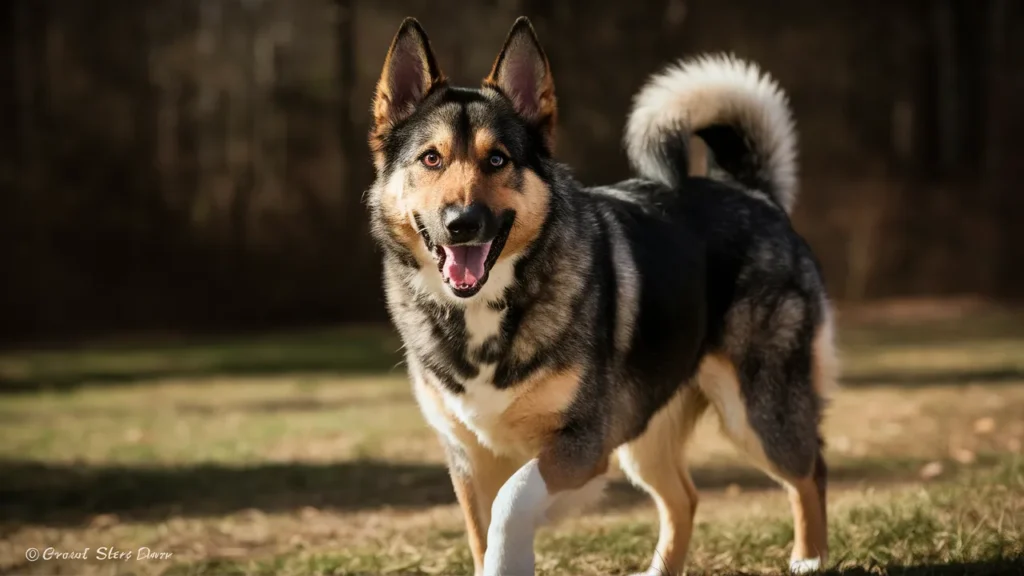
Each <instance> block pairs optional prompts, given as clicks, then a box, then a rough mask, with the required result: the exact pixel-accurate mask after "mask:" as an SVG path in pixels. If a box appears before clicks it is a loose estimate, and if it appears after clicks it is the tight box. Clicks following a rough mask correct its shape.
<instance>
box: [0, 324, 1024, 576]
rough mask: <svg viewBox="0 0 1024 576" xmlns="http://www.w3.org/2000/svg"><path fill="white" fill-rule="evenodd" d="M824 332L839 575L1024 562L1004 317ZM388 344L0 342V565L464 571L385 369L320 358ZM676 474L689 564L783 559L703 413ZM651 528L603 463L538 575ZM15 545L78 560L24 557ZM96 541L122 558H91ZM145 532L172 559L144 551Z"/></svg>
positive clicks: (768, 563)
mask: <svg viewBox="0 0 1024 576" xmlns="http://www.w3.org/2000/svg"><path fill="white" fill-rule="evenodd" d="M842 341H843V344H844V346H843V350H844V352H845V353H844V357H845V361H846V366H847V370H846V380H847V386H846V387H845V388H844V390H843V391H842V393H841V394H840V395H839V397H838V398H837V399H836V401H835V403H834V404H833V406H832V409H831V411H830V416H829V420H828V423H827V437H828V439H829V442H830V448H829V452H830V453H829V460H830V462H831V463H832V466H831V469H832V472H833V474H832V478H833V483H832V486H833V488H832V491H831V493H830V507H831V509H830V520H831V527H832V538H831V546H832V550H833V555H834V558H833V560H834V564H835V568H836V570H838V571H841V572H842V573H848V574H862V573H891V574H975V573H978V574H1013V573H1024V570H1022V564H1021V563H1020V560H1021V558H1022V557H1024V548H1022V542H1024V456H1022V455H1021V444H1022V442H1024V386H1021V384H1022V383H1024V322H1021V317H1020V316H1019V315H1012V316H1011V315H1009V314H1008V313H1005V312H1001V311H997V312H995V313H988V314H978V313H973V312H972V314H971V315H970V316H969V317H967V318H965V317H956V316H954V317H952V318H948V317H947V318H943V319H939V320H928V321H924V320H921V319H912V320H903V321H900V322H895V323H894V322H892V321H884V322H882V321H872V322H871V323H868V324H855V323H853V322H849V323H848V328H847V329H846V331H845V332H844V333H843V335H842ZM332 342H334V344H332ZM382 342H383V343H382ZM393 345H394V342H393V340H390V339H389V338H388V337H385V338H384V339H382V338H381V337H380V334H379V333H376V334H374V335H373V336H372V337H367V336H357V337H354V336H353V334H352V333H351V332H348V333H333V334H328V335H324V334H320V335H317V336H315V337H314V336H304V337H288V338H284V339H282V340H281V341H280V342H278V341H276V340H274V339H269V338H264V339H260V340H258V341H255V342H238V343H232V344H230V345H225V344H216V345H209V346H192V347H175V346H163V347H151V348H148V349H145V350H140V349H130V350H125V349H120V348H109V347H108V348H105V349H102V350H99V351H97V350H88V351H80V352H60V353H56V352H47V353H21V354H9V355H6V356H0V382H4V381H6V382H7V383H10V386H8V388H6V389H0V394H2V399H0V437H2V438H3V441H2V442H0V535H2V538H0V573H9V574H113V573H138V574H158V573H166V574H176V575H186V574H195V575H199V574H267V575H270V574H283V575H296V576H297V575H299V574H339V575H340V574H378V573H389V574H465V573H469V572H471V569H470V568H471V561H470V558H469V552H468V548H467V547H466V545H465V543H464V535H463V531H462V524H461V519H460V516H459V511H458V508H457V506H456V505H455V503H454V496H453V494H452V491H451V488H450V485H449V481H448V478H447V473H446V472H445V470H444V467H443V465H442V457H441V452H440V449H439V447H438V445H437V443H436V441H435V440H434V438H433V436H432V435H431V434H430V432H429V431H428V430H427V428H426V426H425V425H424V423H423V421H422V418H421V417H420V416H419V414H418V411H417V409H416V406H415V404H414V403H413V400H412V398H411V395H410V393H409V391H408V388H407V385H406V383H405V381H404V378H403V377H402V375H401V373H400V371H399V370H394V371H391V372H388V373H384V374H381V373H378V374H375V375H364V376H359V375H354V376H353V375H345V374H344V373H342V371H345V370H347V368H348V365H346V364H345V363H344V362H342V361H332V360H331V358H330V357H329V355H328V353H327V351H329V350H330V349H332V347H339V348H344V349H348V350H362V351H363V353H364V356H361V357H360V359H359V361H358V363H357V365H356V367H357V368H359V370H360V371H362V372H365V371H367V370H372V369H375V368H380V367H389V366H392V365H393V364H394V356H393V354H391V351H392V350H394V347H393ZM247 351H249V352H250V353H251V354H250V355H251V356H254V358H253V360H252V362H251V363H249V364H246V361H245V359H246V357H247ZM374 354H376V356H374V357H373V358H374V360H373V361H372V362H370V361H368V360H367V357H370V356H372V355H374ZM295 355H297V356H298V359H296V358H295V357H294V356H295ZM353 355H358V354H356V353H353ZM118 358H123V359H124V362H123V363H122V362H119V361H118ZM305 365H308V366H311V367H312V368H314V369H315V371H302V372H299V371H298V370H299V368H301V367H302V366H305ZM0 386H2V384H0ZM694 468H695V469H694V476H695V479H696V482H697V485H698V487H699V488H700V489H701V492H702V495H703V499H702V502H701V506H700V509H699V512H698V526H697V531H696V534H695V538H694V541H693V547H692V550H691V562H690V566H691V569H690V573H715V574H718V573H725V572H742V573H776V572H777V571H779V570H780V569H781V568H782V567H784V566H785V560H786V558H787V556H788V547H789V545H790V539H791V525H790V521H789V517H788V511H787V507H786V502H785V498H784V496H783V494H782V492H781V490H778V489H777V488H776V487H775V486H774V485H773V484H771V482H769V481H767V480H766V479H765V478H763V477H762V476H761V475H760V474H758V473H757V472H755V471H753V470H750V469H748V468H747V467H745V466H743V465H742V463H741V462H740V461H738V460H737V459H736V458H735V457H734V455H733V451H732V449H731V448H730V447H729V445H728V444H727V443H726V442H724V441H723V439H722V438H721V437H720V436H719V435H718V434H717V431H716V430H715V426H714V425H713V421H711V420H708V421H705V422H704V423H703V424H702V426H701V428H700V430H699V432H698V437H697V439H696V442H695V450H694ZM655 537H656V525H655V517H654V514H653V510H652V508H651V506H650V505H649V504H648V503H647V501H646V498H645V497H643V496H642V495H640V494H638V493H637V492H636V491H634V490H632V489H631V488H629V487H628V486H626V485H625V483H623V482H621V480H620V481H619V482H616V483H615V484H614V485H613V487H612V490H611V491H610V494H609V498H608V500H607V502H606V504H605V505H604V506H603V508H602V509H601V510H599V511H597V512H595V513H591V514H588V515H585V516H582V517H580V518H578V519H574V520H571V521H569V522H567V523H565V524H563V525H561V526H558V527H555V528H551V529H545V530H544V531H542V533H541V535H540V537H539V539H538V551H539V557H538V563H539V568H540V570H539V572H540V573H542V574H548V575H565V576H568V575H598V574H601V575H609V574H624V573H628V571H630V570H637V569H640V568H642V567H643V566H645V565H646V563H647V561H648V559H649V557H648V555H649V554H650V553H651V551H652V548H653V543H654V540H655ZM29 547H35V548H39V549H41V550H43V549H45V548H47V547H52V548H54V549H56V550H60V551H73V550H81V549H84V548H86V547H89V548H90V549H91V550H90V557H91V559H90V560H89V561H81V560H66V561H56V560H51V561H38V562H27V561H26V560H25V556H24V555H25V551H26V549H27V548H29ZM100 547H114V548H117V549H118V550H121V551H126V552H127V551H130V552H132V553H133V557H132V558H131V559H129V560H127V561H125V560H118V561H110V560H107V561H100V560H98V559H97V556H98V555H99V550H98V549H99V548H100ZM140 547H148V548H149V549H150V550H152V551H155V552H169V553H172V554H173V556H172V557H171V558H170V559H167V560H153V559H146V560H139V559H138V558H137V555H138V549H139V548H140Z"/></svg>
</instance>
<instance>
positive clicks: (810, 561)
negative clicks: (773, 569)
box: [789, 558, 821, 574]
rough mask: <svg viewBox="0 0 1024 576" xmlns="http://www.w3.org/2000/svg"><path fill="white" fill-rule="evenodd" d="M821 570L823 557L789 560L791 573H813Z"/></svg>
mask: <svg viewBox="0 0 1024 576" xmlns="http://www.w3.org/2000/svg"><path fill="white" fill-rule="evenodd" d="M819 570H821V559H819V558H804V559H801V560H790V561H789V573H790V574H811V573H814V572H817V571H819Z"/></svg>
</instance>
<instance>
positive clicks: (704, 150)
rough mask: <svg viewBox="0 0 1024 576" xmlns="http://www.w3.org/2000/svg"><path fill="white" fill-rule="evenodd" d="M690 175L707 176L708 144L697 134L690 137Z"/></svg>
mask: <svg viewBox="0 0 1024 576" xmlns="http://www.w3.org/2000/svg"><path fill="white" fill-rule="evenodd" d="M689 170H690V176H701V177H707V175H708V145H707V144H705V143H704V140H702V139H701V138H700V137H699V136H693V137H691V138H690V168H689Z"/></svg>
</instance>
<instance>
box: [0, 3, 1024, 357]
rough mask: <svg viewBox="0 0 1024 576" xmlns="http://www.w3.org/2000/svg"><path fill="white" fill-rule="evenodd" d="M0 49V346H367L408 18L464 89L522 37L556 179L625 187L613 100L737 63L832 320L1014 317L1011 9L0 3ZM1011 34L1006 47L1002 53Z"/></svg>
mask: <svg viewBox="0 0 1024 576" xmlns="http://www.w3.org/2000/svg"><path fill="white" fill-rule="evenodd" d="M0 10H2V11H3V12H4V15H3V18H2V19H0V22H3V26H4V27H5V30H4V32H3V33H2V34H0V61H2V62H3V65H2V67H0V74H2V75H3V78H2V84H0V86H2V88H0V110H2V111H3V112H2V113H3V123H2V124H0V126H2V127H3V128H2V130H0V146H2V148H0V150H2V152H0V190H2V193H0V269H2V270H3V271H4V273H3V282H2V287H0V290H2V297H0V318H3V321H2V322H0V338H2V340H3V341H5V342H7V343H8V344H18V343H22V344H24V343H25V342H33V343H38V342H51V341H68V340H75V339H80V338H84V337H97V336H108V335H111V334H126V333H127V334H138V333H157V334H160V333H166V332H169V333H194V332H208V331H216V332H235V331H242V330H254V329H267V328H290V327H298V326H307V325H326V324H330V325H336V324H344V323H357V322H358V323H365V322H384V321H386V315H385V312H384V307H383V302H382V296H381V290H380V286H379V282H378V278H379V262H378V257H377V255H376V254H375V253H374V248H373V246H372V243H371V241H370V238H369V236H368V234H367V217H366V211H365V209H364V207H363V205H362V203H361V195H362V193H363V191H364V190H365V189H366V188H367V187H368V185H369V184H370V182H371V180H372V168H371V165H370V161H369V156H368V152H367V146H366V138H365V135H366V133H367V129H368V126H367V122H368V119H369V104H370V98H371V93H372V89H373V86H374V84H375V81H376V79H377V77H378V75H379V73H380V68H381V66H382V63H383V59H384V55H385V53H386V51H387V47H388V43H389V42H390V39H391V37H392V35H393V34H394V32H395V30H396V29H397V26H398V24H399V22H400V21H401V19H402V18H403V17H405V16H407V15H410V14H412V15H416V16H417V17H418V18H419V19H420V21H421V22H422V24H423V25H424V27H425V28H426V30H427V32H428V33H429V34H430V35H431V39H432V42H433V45H434V48H435V50H436V52H437V55H438V57H439V59H440V62H441V64H442V67H443V68H444V70H445V71H446V73H447V74H448V75H449V76H450V77H452V78H453V79H454V80H455V81H456V82H460V83H467V84H471V85H475V84H477V83H478V82H479V80H480V79H481V78H482V77H483V76H484V75H485V74H486V73H487V71H488V70H489V67H490V65H491V63H492V60H493V58H494V56H495V55H496V53H497V50H498V49H499V47H500V45H501V42H502V40H503V38H504V35H505V34H506V32H507V30H508V27H509V26H510V25H511V22H512V21H513V19H514V18H515V17H516V16H518V15H520V14H527V15H529V16H530V17H531V18H532V19H533V22H534V24H535V26H536V28H537V30H538V33H539V35H540V37H541V39H542V41H543V43H544V46H545V48H546V49H547V51H548V54H549V56H550V59H551V62H552V66H553V69H554V74H555V79H556V87H557V90H558V95H559V99H560V119H561V127H560V136H559V141H560V145H559V150H558V155H559V156H560V158H561V159H563V160H564V161H566V162H568V163H569V164H570V165H572V166H573V168H574V169H575V170H576V173H577V175H578V177H579V178H580V179H581V180H582V181H583V182H585V183H602V182H607V181H611V180H615V179H621V178H625V177H627V176H628V175H629V173H628V170H627V165H626V161H625V158H624V154H623V153H622V150H621V146H620V137H621V132H622V127H623V124H624V120H625V115H626V113H627V110H628V108H629V104H630V98H631V96H632V95H633V94H634V92H635V91H636V90H637V89H638V87H639V86H640V84H641V83H642V82H643V80H644V79H645V78H646V77H647V76H648V75H649V74H651V73H652V72H654V71H656V70H658V69H659V68H660V67H661V66H663V65H664V64H666V63H667V62H669V61H670V60H672V59H675V58H678V57H680V56H685V55H692V54H695V53H698V52H702V51H723V50H724V51H731V52H734V53H736V54H737V55H739V56H741V57H744V58H748V59H752V60H755V61H757V62H760V63H761V64H762V65H763V66H764V67H765V68H766V69H767V70H768V71H770V72H771V74H773V75H774V76H775V77H777V78H778V80H779V81H780V82H781V84H782V85H783V86H784V87H785V89H786V90H787V91H788V92H789V94H790V96H791V98H792V104H793V107H794V108H795V110H796V117H797V121H798V127H799V131H800V136H801V150H800V153H801V174H802V191H801V196H800V199H799V208H798V210H797V212H796V215H795V219H796V226H797V228H798V229H799V231H800V232H801V233H803V234H804V235H805V236H806V237H807V238H808V239H809V241H810V243H811V245H812V246H813V248H814V249H815V250H816V252H817V253H818V255H819V257H820V259H821V260H822V263H823V265H824V269H825V272H826V275H827V279H828V284H829V288H830V290H831V293H832V295H833V296H834V298H836V299H837V300H839V301H864V300H873V299H878V298H888V297H897V296H898V297H908V296H910V297H913V296H936V295H938V296H943V295H954V294H965V293H969V294H977V295H983V296H986V297H993V298H999V299H1019V298H1021V297H1022V296H1024V266H1022V265H1021V264H1022V262H1024V226H1020V225H1019V223H1020V221H1021V217H1022V216H1024V194H1021V191H1020V186H1019V183H1020V182H1021V180H1022V177H1024V162H1022V158H1024V139H1022V138H1020V136H1019V134H1021V133H1022V132H1024V111H1022V108H1021V107H1020V105H1019V102H1020V101H1021V100H1022V99H1024V38H1022V35H1021V34H1020V33H1019V30H1020V29H1021V27H1022V26H1024V4H1022V3H1021V2H1018V1H1014V0H984V1H976V2H966V1H957V0H913V1H906V2H884V1H882V0H835V1H833V2H827V3H825V2H819V1H816V0H788V1H786V2H780V3H778V4H777V5H773V7H772V8H771V10H769V11H766V10H765V9H764V5H763V3H761V2H758V1H755V0H716V1H710V0H655V1H649V2H621V1H608V2H606V1H597V0H594V1H589V2H552V3H547V2H544V1H543V0H514V1H510V0H500V1H499V0H487V1H481V2H456V1H452V0H438V1H434V2H426V1H417V0H403V1H394V2H386V3H385V2H375V1H369V0H336V1H333V2H331V1H326V0H216V1H205V0H149V1H146V2H139V1H135V0H121V1H119V0H102V1H97V2H80V1H78V0H8V1H6V2H4V3H2V6H0ZM1015 31H1017V32H1015Z"/></svg>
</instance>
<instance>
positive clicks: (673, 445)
mask: <svg viewBox="0 0 1024 576" xmlns="http://www.w3.org/2000/svg"><path fill="white" fill-rule="evenodd" d="M707 405H708V403H707V399H706V398H704V396H703V394H702V393H701V392H700V391H699V390H697V389H695V388H692V387H686V388H684V389H682V390H681V391H680V392H679V393H678V394H677V395H676V396H675V398H673V399H672V400H671V401H670V402H669V403H668V404H667V405H666V406H665V407H664V408H662V409H661V411H659V412H658V413H657V414H655V416H654V418H652V419H651V421H650V423H649V424H648V426H647V430H646V431H645V432H644V434H643V435H642V436H640V437H639V438H637V439H636V440H633V441H632V442H630V443H628V444H626V445H624V446H622V447H620V448H619V449H618V451H617V455H618V458H619V464H620V466H621V467H622V470H623V471H624V472H625V473H626V475H627V476H629V479H630V480H631V481H632V482H633V483H634V484H635V485H637V486H638V487H640V488H642V489H643V490H644V491H646V492H647V493H648V494H650V495H651V497H652V498H653V499H654V503H655V505H656V506H657V507H658V519H659V523H660V531H659V535H658V546H657V548H656V551H655V556H654V559H653V560H652V561H651V568H652V571H653V572H657V573H659V574H678V573H680V572H681V571H682V569H683V565H684V563H685V562H686V554H687V549H688V548H689V545H690V536H691V535H692V533H693V516H694V514H696V512H697V500H698V496H697V489H696V487H695V486H694V485H693V480H691V478H690V473H689V470H688V469H687V465H686V445H687V441H688V440H689V438H690V436H691V434H692V432H693V428H694V426H695V425H696V423H697V420H698V419H699V418H700V415H701V414H702V413H703V412H704V410H705V409H706V408H707Z"/></svg>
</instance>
